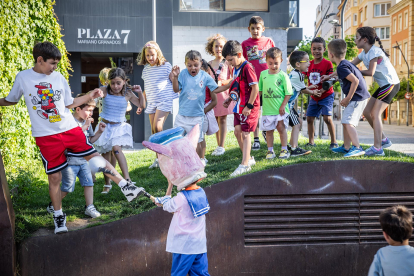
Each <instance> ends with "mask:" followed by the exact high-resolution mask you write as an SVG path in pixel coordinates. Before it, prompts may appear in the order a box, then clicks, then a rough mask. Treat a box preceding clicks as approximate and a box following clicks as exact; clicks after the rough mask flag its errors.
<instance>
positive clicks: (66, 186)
mask: <svg viewBox="0 0 414 276" xmlns="http://www.w3.org/2000/svg"><path fill="white" fill-rule="evenodd" d="M76 177H78V178H79V182H80V184H81V186H82V187H89V186H93V180H92V174H91V170H90V169H89V165H88V163H85V164H82V165H69V166H67V167H66V168H65V169H63V170H62V186H61V187H60V190H61V191H62V192H68V193H71V192H73V191H74V190H75V182H76Z"/></svg>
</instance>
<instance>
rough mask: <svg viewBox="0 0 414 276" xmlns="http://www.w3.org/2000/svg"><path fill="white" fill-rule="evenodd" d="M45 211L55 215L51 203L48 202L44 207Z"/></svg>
mask: <svg viewBox="0 0 414 276" xmlns="http://www.w3.org/2000/svg"><path fill="white" fill-rule="evenodd" d="M46 210H47V212H48V213H49V214H52V215H53V214H54V213H55V208H53V205H52V202H49V205H48V206H47V207H46Z"/></svg>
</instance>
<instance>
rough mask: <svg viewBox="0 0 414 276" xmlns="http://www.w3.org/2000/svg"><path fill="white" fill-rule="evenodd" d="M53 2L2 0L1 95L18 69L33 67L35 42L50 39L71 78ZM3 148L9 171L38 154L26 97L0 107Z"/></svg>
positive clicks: (0, 132) (6, 90)
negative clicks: (16, 102) (11, 104)
mask: <svg viewBox="0 0 414 276" xmlns="http://www.w3.org/2000/svg"><path fill="white" fill-rule="evenodd" d="M53 5H54V2H53V1H50V0H13V1H12V0H3V1H0V26H1V28H2V30H1V36H0V98H3V97H6V96H7V95H8V93H9V91H10V90H11V88H12V86H13V83H14V79H15V76H16V74H17V73H18V72H19V71H22V70H25V69H28V68H31V67H33V65H34V60H33V56H32V49H33V46H34V45H35V43H36V42H43V41H50V42H52V43H54V44H55V45H56V46H57V47H58V48H59V50H60V52H61V53H62V59H61V61H60V62H59V65H58V69H57V70H58V71H59V72H60V73H62V74H63V76H65V77H66V78H68V76H69V74H68V70H70V69H71V67H70V63H69V59H68V56H67V51H66V47H65V45H64V43H63V41H62V35H61V33H60V30H61V28H60V26H59V24H58V22H57V20H56V18H55V14H54V12H53ZM0 149H1V152H2V155H3V160H4V163H5V167H6V170H8V171H14V170H16V169H17V168H19V167H21V166H22V165H23V164H25V162H26V161H27V160H30V159H33V158H35V157H36V156H38V154H36V152H37V149H36V147H35V141H34V139H33V137H32V136H31V130H30V119H29V115H28V113H27V109H26V105H25V103H24V100H23V99H22V100H21V101H20V102H19V103H18V104H17V105H14V106H9V107H0Z"/></svg>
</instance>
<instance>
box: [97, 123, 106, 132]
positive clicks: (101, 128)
mask: <svg viewBox="0 0 414 276" xmlns="http://www.w3.org/2000/svg"><path fill="white" fill-rule="evenodd" d="M98 127H99V129H98V131H99V132H104V130H105V128H106V124H105V123H104V122H100V123H99V126H98Z"/></svg>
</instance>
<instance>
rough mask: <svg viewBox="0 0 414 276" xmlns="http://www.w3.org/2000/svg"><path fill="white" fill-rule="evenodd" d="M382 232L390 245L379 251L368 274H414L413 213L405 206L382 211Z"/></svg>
mask: <svg viewBox="0 0 414 276" xmlns="http://www.w3.org/2000/svg"><path fill="white" fill-rule="evenodd" d="M380 223H381V228H382V234H383V235H384V238H385V240H386V241H387V242H388V244H389V246H386V247H383V248H381V249H380V250H378V251H377V254H375V257H374V260H373V261H372V264H371V267H370V268H369V272H368V276H380V275H398V276H412V275H414V248H413V247H411V246H410V245H409V238H410V237H411V235H412V233H413V214H412V213H411V212H410V211H409V210H408V209H407V208H406V207H404V206H394V207H389V208H387V209H385V210H384V211H382V212H381V215H380Z"/></svg>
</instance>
